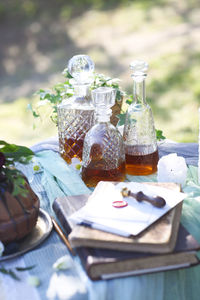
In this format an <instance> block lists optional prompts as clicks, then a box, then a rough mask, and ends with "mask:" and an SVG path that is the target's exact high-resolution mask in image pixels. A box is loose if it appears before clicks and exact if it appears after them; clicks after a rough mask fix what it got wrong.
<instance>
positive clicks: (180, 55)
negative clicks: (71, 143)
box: [0, 0, 200, 146]
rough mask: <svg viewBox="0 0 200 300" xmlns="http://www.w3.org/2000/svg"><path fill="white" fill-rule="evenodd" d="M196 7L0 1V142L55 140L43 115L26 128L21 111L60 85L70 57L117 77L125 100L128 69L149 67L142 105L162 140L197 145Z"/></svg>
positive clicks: (192, 0) (26, 116)
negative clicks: (138, 63)
mask: <svg viewBox="0 0 200 300" xmlns="http://www.w3.org/2000/svg"><path fill="white" fill-rule="evenodd" d="M199 16H200V3H199V1H198V0H181V1H179V0H165V1H164V0H157V1H156V0H154V1H153V0H152V1H151V0H138V1H136V0H135V1H128V0H111V1H109V0H107V1H103V0H73V1H69V0H43V1H40V0H6V1H4V2H0V139H5V140H7V141H8V142H12V143H18V144H23V145H27V146H31V145H32V144H34V143H36V142H38V141H40V140H42V139H44V138H48V137H50V136H53V135H55V134H56V133H57V128H56V127H55V125H54V124H52V123H51V121H50V120H49V119H48V114H46V113H45V112H44V114H43V117H42V120H40V121H37V124H36V129H33V122H34V120H33V118H32V115H31V113H30V112H29V111H27V104H28V103H34V102H35V101H37V97H36V96H34V93H35V92H36V91H37V90H38V89H39V88H49V87H52V85H53V84H55V83H57V82H60V81H63V79H64V78H63V76H62V74H61V73H62V71H63V69H64V68H65V67H66V65H67V62H68V60H69V59H70V58H71V56H73V55H75V54H88V55H90V56H91V58H92V59H93V60H94V62H95V66H96V72H99V73H104V74H106V75H109V76H111V77H118V78H120V79H121V80H122V81H121V87H122V88H123V89H124V90H125V91H126V92H127V93H128V94H130V93H131V92H132V79H131V77H130V70H129V63H130V62H131V61H132V60H134V59H144V60H146V61H147V62H148V63H149V66H150V68H149V73H148V77H147V87H146V88H147V99H148V101H149V103H150V105H151V107H152V109H153V113H154V119H155V125H156V128H157V129H161V130H163V134H164V135H165V136H166V137H167V138H168V139H172V140H175V141H179V142H197V141H198V107H199V106H200V79H199V71H200V68H199V65H200V17H199Z"/></svg>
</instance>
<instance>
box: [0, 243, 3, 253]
mask: <svg viewBox="0 0 200 300" xmlns="http://www.w3.org/2000/svg"><path fill="white" fill-rule="evenodd" d="M3 252H4V244H3V243H2V242H1V241H0V256H2V255H3Z"/></svg>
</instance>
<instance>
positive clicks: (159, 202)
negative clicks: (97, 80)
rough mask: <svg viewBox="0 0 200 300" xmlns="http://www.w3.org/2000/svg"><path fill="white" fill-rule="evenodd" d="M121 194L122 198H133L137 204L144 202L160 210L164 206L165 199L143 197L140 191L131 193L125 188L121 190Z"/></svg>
mask: <svg viewBox="0 0 200 300" xmlns="http://www.w3.org/2000/svg"><path fill="white" fill-rule="evenodd" d="M121 194H122V196H123V197H133V198H135V199H136V200H137V201H138V202H141V201H146V202H148V203H151V204H152V205H153V206H155V207H158V208H161V207H163V206H165V204H166V201H165V199H164V198H162V197H160V196H155V197H151V196H148V195H145V194H144V193H143V192H142V191H140V192H138V193H133V192H131V191H130V190H128V188H126V187H125V188H123V189H122V190H121Z"/></svg>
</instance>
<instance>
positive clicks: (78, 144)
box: [58, 105, 94, 163]
mask: <svg viewBox="0 0 200 300" xmlns="http://www.w3.org/2000/svg"><path fill="white" fill-rule="evenodd" d="M80 108H81V107H80ZM93 125H94V110H93V108H92V107H91V108H89V109H88V108H84V109H76V108H74V109H73V108H66V107H65V106H62V105H61V106H59V107H58V133H59V147H60V154H61V156H62V157H63V158H64V160H65V161H67V162H68V163H71V160H72V158H74V157H76V158H78V159H79V160H80V161H81V160H82V150H83V141H84V138H85V135H86V133H87V132H88V130H89V129H90V128H91V127H92V126H93Z"/></svg>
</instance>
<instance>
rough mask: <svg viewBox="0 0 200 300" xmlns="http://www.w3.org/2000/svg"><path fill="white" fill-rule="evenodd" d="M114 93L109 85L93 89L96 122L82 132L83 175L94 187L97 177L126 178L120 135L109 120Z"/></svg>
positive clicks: (107, 179) (108, 179)
mask: <svg viewBox="0 0 200 300" xmlns="http://www.w3.org/2000/svg"><path fill="white" fill-rule="evenodd" d="M115 96H116V92H115V90H114V89H112V88H110V87H99V88H97V89H95V90H93V91H92V100H93V103H94V106H95V112H96V118H97V124H96V125H94V126H93V127H92V128H91V129H90V130H89V131H88V133H87V134H86V136H85V140H84V147H83V162H82V179H83V181H84V182H85V184H86V185H87V186H89V187H95V186H96V185H97V183H98V182H99V181H123V180H124V179H125V151H124V144H123V138H122V136H121V134H120V132H119V131H118V130H117V128H116V127H115V126H113V125H112V124H111V123H110V116H111V114H112V110H111V107H112V106H113V105H114V104H115Z"/></svg>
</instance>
